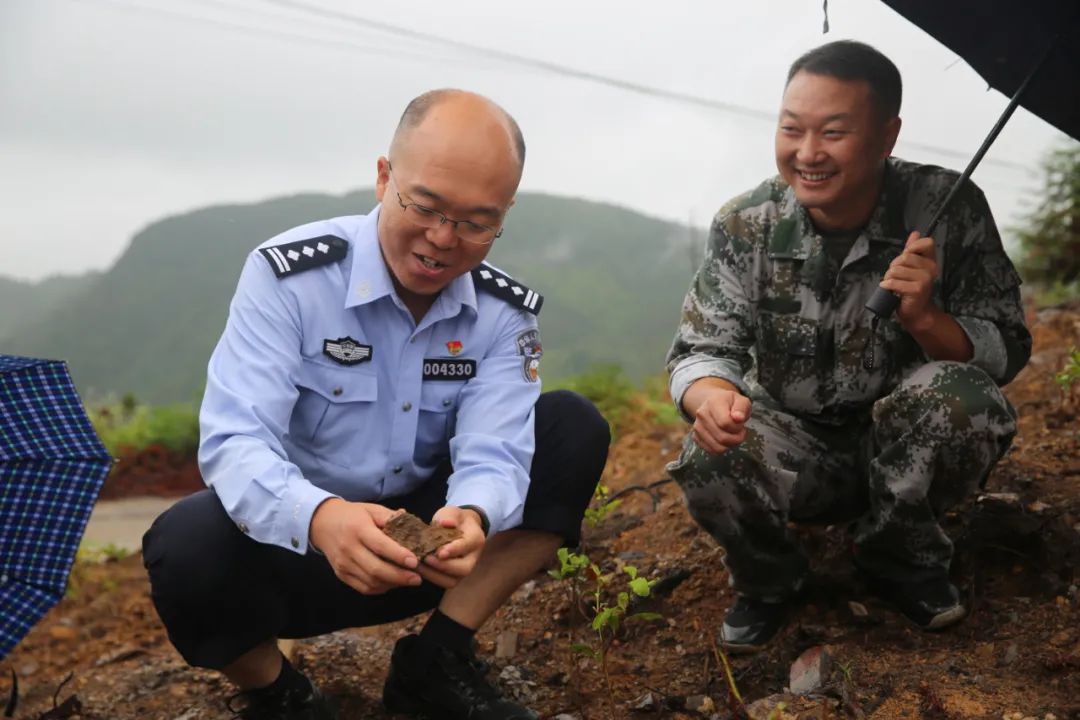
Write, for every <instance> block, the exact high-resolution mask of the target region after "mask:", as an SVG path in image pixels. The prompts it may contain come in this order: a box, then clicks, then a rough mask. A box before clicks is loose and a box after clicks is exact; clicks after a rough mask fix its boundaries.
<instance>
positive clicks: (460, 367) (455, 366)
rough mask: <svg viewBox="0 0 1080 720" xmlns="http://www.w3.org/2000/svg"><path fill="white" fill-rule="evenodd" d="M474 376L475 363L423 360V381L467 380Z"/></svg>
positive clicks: (437, 359) (442, 359) (453, 360)
mask: <svg viewBox="0 0 1080 720" xmlns="http://www.w3.org/2000/svg"><path fill="white" fill-rule="evenodd" d="M474 375H476V361H475V360H465V359H461V360H458V359H450V358H424V379H425V380H468V379H469V378H471V377H472V376H474Z"/></svg>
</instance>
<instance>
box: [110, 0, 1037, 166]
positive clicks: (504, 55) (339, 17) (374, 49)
mask: <svg viewBox="0 0 1080 720" xmlns="http://www.w3.org/2000/svg"><path fill="white" fill-rule="evenodd" d="M201 1H202V2H204V3H209V4H214V5H218V6H226V7H228V6H230V4H229V3H226V2H223V1H222V0H201ZM262 1H263V2H264V3H268V4H271V5H277V6H279V7H284V8H288V9H290V10H294V11H298V12H300V13H302V14H307V15H313V16H318V17H322V18H323V19H328V20H332V21H342V22H347V23H350V24H353V25H356V26H360V27H364V28H366V29H369V30H370V29H375V30H379V31H382V32H385V33H388V34H390V35H396V36H399V37H405V38H407V39H409V40H412V41H419V42H423V43H429V44H434V45H437V46H439V45H441V46H443V47H447V48H450V49H453V50H457V51H462V52H465V53H467V54H471V55H474V56H480V57H487V58H492V59H495V60H499V61H501V62H503V63H507V64H511V65H517V66H521V67H528V68H531V69H534V70H540V71H542V72H546V73H550V74H554V75H559V76H562V77H569V78H574V79H577V80H585V81H587V82H593V83H597V84H600V85H606V86H608V87H613V88H616V89H620V90H625V91H628V92H633V93H637V94H640V95H646V96H650V97H656V98H661V99H665V100H670V101H674V102H679V103H683V104H687V105H692V106H695V107H701V108H706V109H709V110H715V111H720V112H723V113H729V114H732V115H736V116H740V117H745V118H750V119H753V120H758V121H765V122H769V123H773V122H775V121H776V114H775V113H770V112H765V111H763V110H758V109H756V108H751V107H748V106H745V105H739V104H737V103H728V102H721V101H719V100H714V99H711V98H706V97H701V96H699V95H693V94H690V93H684V92H679V91H674V90H666V89H664V88H657V87H653V86H649V85H644V84H641V83H636V82H631V81H629V80H623V79H621V78H616V77H611V76H608V75H601V74H599V73H593V72H589V71H586V70H578V69H576V68H572V67H569V66H565V65H559V64H557V63H552V62H548V61H546V60H539V59H536V58H530V57H527V56H524V55H517V54H515V53H510V52H506V51H503V50H497V49H495V48H488V47H481V46H477V45H470V44H469V43H465V42H462V41H460V40H453V39H451V38H445V37H442V36H439V35H434V34H430V33H424V32H420V31H418V30H412V29H410V28H405V27H400V26H398V25H393V24H391V23H387V22H383V21H380V20H372V19H370V18H365V17H361V16H358V15H352V14H349V13H344V12H340V11H336V10H331V9H329V8H324V7H320V6H318V5H312V4H310V3H305V2H300V1H299V0H262ZM97 2H100V3H104V4H107V5H112V6H114V7H120V8H124V9H127V10H135V11H144V12H150V13H157V14H159V15H166V16H169V17H173V18H178V19H181V20H185V21H189V22H201V23H204V24H210V25H216V26H218V27H224V28H227V29H230V30H234V31H237V32H240V33H244V34H247V35H259V34H263V35H267V36H273V37H278V38H282V39H286V40H292V41H301V42H305V43H308V44H318V45H320V46H323V47H325V46H327V45H336V46H339V47H343V48H348V49H353V50H359V51H361V52H366V53H387V54H393V55H397V56H398V57H403V58H408V59H413V60H440V59H442V60H445V59H447V58H445V57H442V58H439V57H436V56H433V55H431V54H430V53H427V52H425V51H423V50H421V49H419V48H417V49H416V51H415V52H410V51H409V50H406V49H404V48H401V47H385V46H366V45H358V44H356V43H354V42H349V41H345V40H339V39H330V38H313V37H310V36H306V35H298V34H295V33H289V32H284V31H280V30H273V29H269V28H260V27H254V26H250V25H244V24H241V23H236V22H230V21H223V20H218V19H212V18H206V17H200V16H192V15H187V14H184V13H178V12H175V11H172V10H165V9H161V8H154V7H147V6H143V5H131V4H128V3H125V2H121V1H120V0H97ZM231 7H233V8H235V9H243V10H244V11H245V12H246V11H248V8H239V7H238V6H235V5H233V6H231ZM263 14H266V13H265V11H263ZM272 16H273V17H275V18H278V19H284V18H282V17H281V16H280V15H272ZM328 29H329V28H328ZM461 59H464V58H461ZM901 142H902V144H903V145H905V146H907V147H910V148H913V149H918V150H922V151H924V152H929V153H932V154H935V155H939V156H945V157H952V158H958V159H961V160H964V161H966V160H968V159H969V158H970V153H966V152H961V151H959V150H954V149H951V148H945V147H941V146H937V145H930V144H928V143H921V142H916V141H912V140H908V139H906V138H905V139H904V140H902V141H901ZM983 165H984V166H985V165H994V166H997V167H1001V168H1007V169H1010V170H1020V171H1025V172H1028V171H1029V170H1030V169H1029V168H1028V167H1027V166H1026V165H1024V164H1022V163H1017V162H1013V161H1010V160H1001V159H997V158H986V159H984V161H983Z"/></svg>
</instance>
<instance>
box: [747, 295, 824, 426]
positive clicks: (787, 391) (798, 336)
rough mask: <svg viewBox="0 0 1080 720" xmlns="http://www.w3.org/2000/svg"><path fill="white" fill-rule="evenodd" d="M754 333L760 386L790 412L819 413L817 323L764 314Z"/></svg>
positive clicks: (790, 316) (796, 317) (797, 317)
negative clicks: (756, 332) (755, 333)
mask: <svg viewBox="0 0 1080 720" xmlns="http://www.w3.org/2000/svg"><path fill="white" fill-rule="evenodd" d="M758 332H759V336H758V337H759V344H758V346H759V349H760V352H759V353H758V354H757V371H758V382H759V383H760V384H761V386H762V387H763V388H765V390H766V391H768V393H769V395H771V396H772V397H773V398H775V399H777V400H779V401H780V402H781V403H782V404H783V405H784V406H785V407H787V408H788V409H790V410H794V411H797V412H805V413H817V412H820V411H821V409H822V404H821V398H820V397H819V396H820V392H819V391H820V378H819V375H820V372H819V370H820V368H819V364H820V361H819V357H818V327H817V323H816V322H814V321H812V320H806V319H804V318H802V317H800V316H797V315H775V314H765V315H762V316H761V326H760V328H759V330H758Z"/></svg>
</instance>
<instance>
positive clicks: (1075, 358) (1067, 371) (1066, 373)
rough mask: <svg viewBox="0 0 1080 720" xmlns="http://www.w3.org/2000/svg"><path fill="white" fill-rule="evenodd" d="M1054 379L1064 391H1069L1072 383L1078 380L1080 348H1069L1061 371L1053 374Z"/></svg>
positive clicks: (1079, 375)
mask: <svg viewBox="0 0 1080 720" xmlns="http://www.w3.org/2000/svg"><path fill="white" fill-rule="evenodd" d="M1054 380H1055V382H1057V384H1058V385H1060V386H1061V389H1062V390H1063V391H1065V392H1069V389H1070V388H1071V387H1072V384H1073V383H1074V382H1076V381H1077V380H1080V348H1076V347H1073V348H1069V354H1068V356H1067V357H1066V358H1065V366H1064V367H1063V368H1062V369H1061V372H1059V373H1057V374H1055V375H1054Z"/></svg>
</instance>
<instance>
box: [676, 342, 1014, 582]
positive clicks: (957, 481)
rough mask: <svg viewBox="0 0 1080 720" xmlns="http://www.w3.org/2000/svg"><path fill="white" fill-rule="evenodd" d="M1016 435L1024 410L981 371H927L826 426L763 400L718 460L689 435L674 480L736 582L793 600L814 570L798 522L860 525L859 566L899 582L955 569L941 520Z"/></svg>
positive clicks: (939, 366) (963, 367)
mask: <svg viewBox="0 0 1080 720" xmlns="http://www.w3.org/2000/svg"><path fill="white" fill-rule="evenodd" d="M1015 434H1016V411H1015V410H1013V408H1012V406H1011V405H1010V404H1009V403H1008V401H1007V400H1006V399H1005V397H1004V396H1003V395H1002V394H1001V391H1000V390H999V389H998V387H997V386H996V385H995V384H994V382H993V381H992V380H991V379H990V377H989V376H988V375H987V374H986V373H984V372H983V371H982V370H980V369H978V368H976V367H974V366H972V365H967V364H963V363H955V362H933V363H929V364H927V365H924V366H922V367H921V368H919V369H918V370H916V371H915V372H914V373H912V374H911V375H910V376H909V377H908V378H906V379H905V380H904V381H903V382H901V384H900V385H899V386H898V387H897V388H896V389H895V390H894V391H893V392H892V393H891V394H889V395H887V396H885V397H883V398H881V399H880V400H878V401H877V402H875V403H874V405H873V408H872V410H871V411H870V412H869V413H865V412H864V413H859V414H858V417H855V418H852V420H851V421H850V422H848V423H846V424H845V425H842V426H834V425H824V424H821V423H815V422H811V421H808V420H806V419H804V418H799V417H796V416H794V415H792V414H789V413H786V412H784V411H783V410H782V409H780V408H779V407H778V406H777V405H776V404H775V403H774V402H771V401H769V400H764V401H761V400H756V401H755V403H754V407H753V410H752V412H751V417H750V419H749V420H748V421H747V434H746V440H745V441H744V442H743V443H742V444H740V445H739V446H737V447H735V448H733V449H731V450H728V451H726V452H724V453H722V454H720V455H710V454H709V453H707V452H705V451H704V450H702V449H701V447H699V446H698V445H697V444H696V443H695V442H694V441H693V439H692V438H691V437H690V436H687V439H686V442H685V444H684V447H683V452H682V455H681V456H680V458H679V459H678V460H677V461H675V462H673V463H671V464H670V465H668V468H667V469H668V472H669V473H670V474H671V475H672V477H673V478H674V479H675V480H676V481H677V482H678V483H679V485H680V486H681V487H682V489H683V492H684V493H685V495H686V501H687V505H688V507H689V510H690V514H691V515H692V516H693V517H694V519H695V520H696V521H697V522H698V523H699V524H700V525H701V526H702V527H703V528H704V529H705V530H706V531H708V532H709V534H711V535H712V536H713V537H714V538H716V540H717V541H718V542H719V543H720V544H721V545H722V546H723V547H724V549H725V550H726V552H727V554H726V556H725V560H724V562H725V564H726V565H727V567H728V570H729V571H730V573H731V582H732V586H733V587H734V588H735V590H736V591H738V592H739V593H741V594H744V595H750V596H752V597H764V598H782V597H785V596H789V595H791V594H792V593H794V592H795V591H796V590H797V589H798V587H799V586H800V584H801V583H802V580H803V577H804V575H805V574H806V572H807V567H808V563H807V559H806V557H805V556H804V554H803V553H802V552H801V551H800V549H799V547H798V545H797V543H796V542H795V538H794V536H793V533H792V532H791V530H790V528H789V522H818V523H837V522H842V521H853V522H854V527H853V529H854V533H855V536H854V540H855V561H856V563H857V565H858V566H859V567H861V568H862V569H863V570H865V571H867V572H869V573H872V574H875V575H877V576H880V577H884V578H889V579H892V580H921V579H925V578H927V577H931V576H934V575H940V574H941V573H947V572H948V569H949V563H950V561H951V559H952V549H953V548H952V542H951V541H950V540H949V538H948V536H946V534H945V533H944V531H942V529H941V527H940V525H939V524H938V519H939V518H940V517H941V516H942V514H943V513H944V512H945V511H946V510H947V509H948V508H950V507H952V506H953V505H955V504H956V503H958V502H959V501H960V500H962V499H963V498H964V497H965V496H966V495H967V494H969V493H971V492H972V491H974V490H976V489H978V487H979V486H980V485H981V484H982V483H983V481H984V480H985V479H986V476H987V475H988V474H989V472H990V470H991V469H992V468H993V466H994V464H995V463H997V461H998V460H999V459H1000V458H1001V456H1002V455H1004V453H1005V451H1006V450H1007V449H1008V447H1009V444H1010V443H1011V442H1012V439H1013V436H1014V435H1015Z"/></svg>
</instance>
